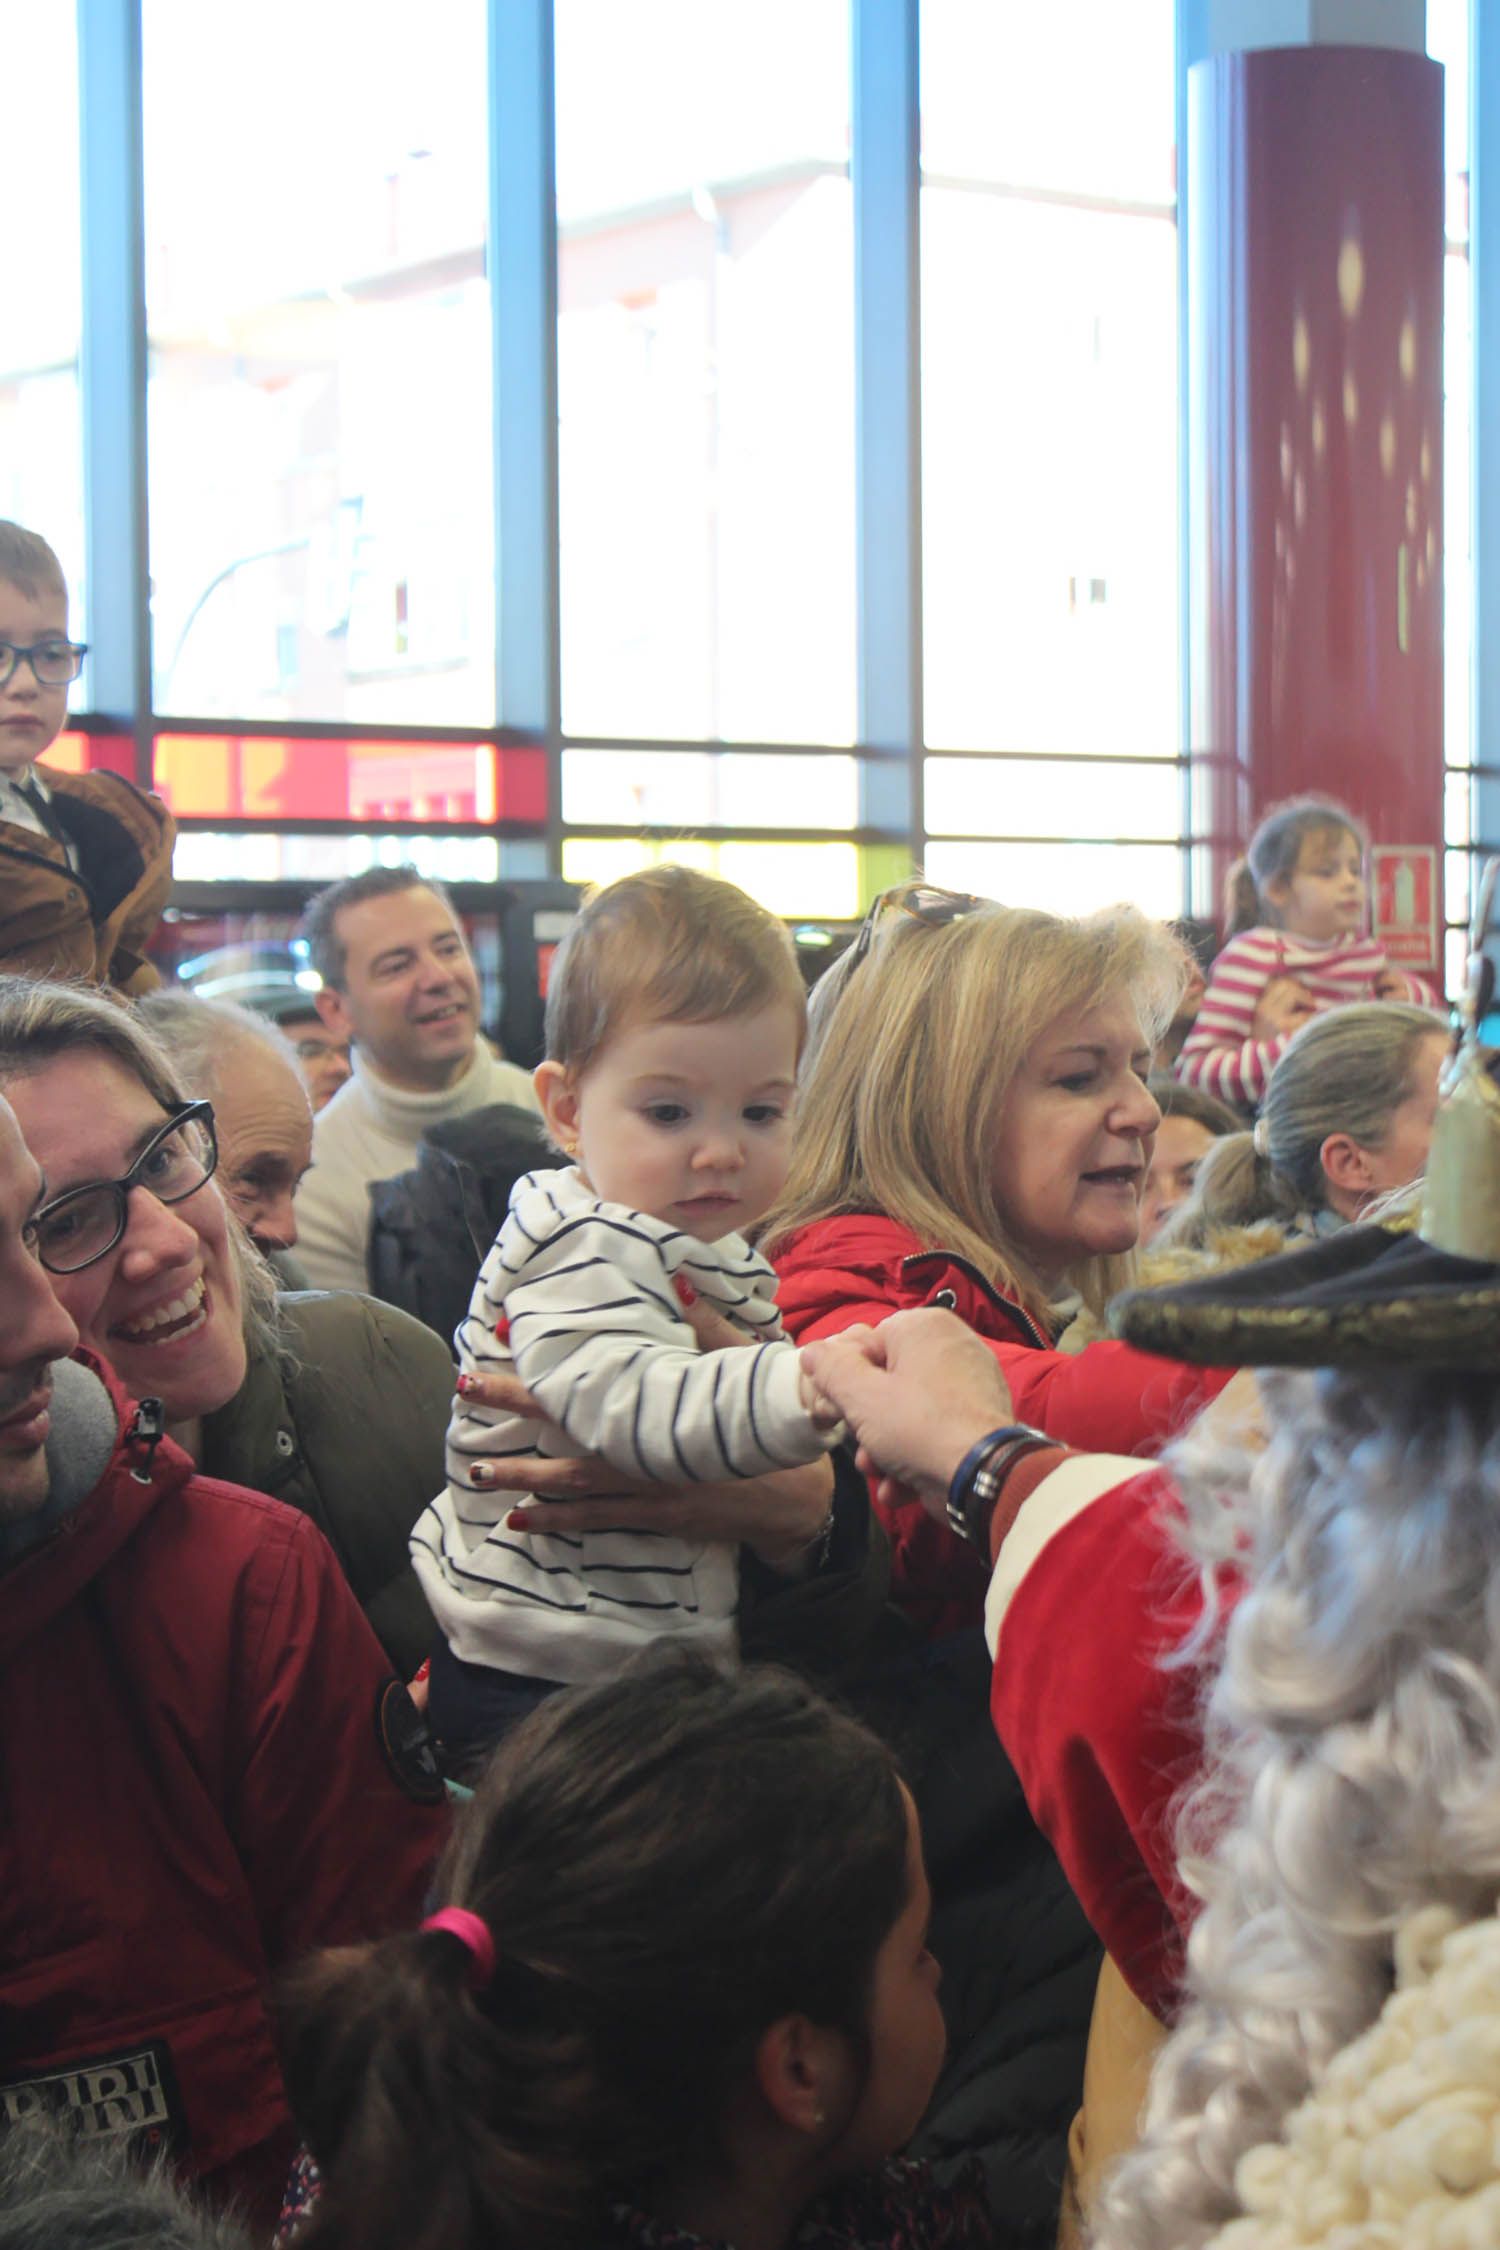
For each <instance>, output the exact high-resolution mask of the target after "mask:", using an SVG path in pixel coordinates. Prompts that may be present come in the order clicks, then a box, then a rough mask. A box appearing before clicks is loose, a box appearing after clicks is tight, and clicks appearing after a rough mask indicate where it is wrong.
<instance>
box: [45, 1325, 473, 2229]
mask: <svg viewBox="0 0 1500 2250" xmlns="http://www.w3.org/2000/svg"><path fill="white" fill-rule="evenodd" d="M87 1364H88V1365H89V1366H90V1367H91V1368H92V1370H93V1371H94V1373H96V1374H99V1375H100V1376H101V1379H103V1377H102V1370H101V1369H100V1368H99V1366H98V1363H97V1362H95V1361H92V1360H90V1361H88V1362H87ZM109 1388H110V1392H111V1396H112V1398H113V1400H114V1405H115V1411H116V1415H117V1417H118V1418H119V1420H120V1422H121V1424H122V1435H121V1436H120V1438H119V1440H118V1442H117V1443H116V1446H115V1449H114V1455H113V1458H112V1459H111V1460H110V1461H109V1464H108V1466H107V1467H106V1468H105V1470H104V1473H103V1475H102V1476H101V1477H100V1479H99V1481H98V1483H97V1484H96V1485H95V1486H94V1487H93V1489H92V1490H91V1491H90V1492H89V1493H88V1495H87V1497H86V1498H84V1499H83V1500H82V1501H81V1503H80V1504H79V1505H78V1507H77V1508H76V1510H75V1511H74V1512H73V1513H72V1514H71V1515H70V1516H68V1517H67V1518H66V1520H65V1521H64V1523H63V1524H62V1526H61V1527H60V1528H59V1529H58V1530H57V1531H55V1532H54V1533H53V1534H52V1536H51V1537H50V1538H49V1539H47V1540H46V1541H45V1542H44V1543H43V1544H42V1545H39V1546H38V1547H36V1548H35V1549H33V1551H32V1552H31V1553H29V1554H27V1555H24V1556H22V1557H21V1558H20V1559H19V1560H17V1561H15V1562H13V1563H12V1564H11V1565H10V1567H9V1568H8V1569H5V1570H3V1571H0V1710H3V1712H4V1721H3V1724H0V1803H3V1805H4V1819H3V1825H0V2026H3V2031H0V2124H3V2122H4V2120H5V2119H6V2118H7V2117H10V2118H16V2117H20V2116H24V2115H26V2114H28V2113H30V2112H33V2111H38V2110H40V2111H47V2112H66V2113H67V2114H69V2115H70V2116H75V2117H76V2118H77V2121H78V2123H79V2124H80V2126H81V2128H82V2130H83V2131H85V2132H86V2133H98V2132H105V2133H118V2132H136V2133H138V2134H139V2135H140V2136H141V2138H142V2140H143V2141H144V2143H145V2144H146V2145H147V2146H148V2147H149V2146H157V2147H161V2146H166V2147H171V2148H174V2149H175V2150H176V2151H177V2152H178V2153H179V2154H180V2155H181V2156H182V2157H183V2158H185V2159H186V2161H187V2163H188V2164H189V2166H190V2167H191V2169H192V2170H194V2171H195V2172H198V2173H199V2174H202V2175H205V2176H207V2177H209V2179H210V2180H211V2183H212V2188H213V2190H214V2192H215V2193H216V2195H227V2194H229V2193H230V2192H233V2193H235V2194H236V2195H238V2196H240V2197H242V2198H243V2200H244V2201H245V2203H246V2204H247V2205H248V2206H249V2209H250V2212H251V2214H252V2216H254V2217H255V2218H256V2219H257V2220H260V2221H263V2222H264V2224H265V2226H266V2228H267V2230H268V2229H269V2226H270V2224H271V2223H272V2222H273V2221H274V2217H275V2212H276V2209H277V2206H278V2203H279V2198H280V2190H281V2185H282V2183H283V2182H284V2180H285V2177H286V2168H287V2162H288V2159H289V2156H290V2153H291V2150H292V2148H293V2147H294V2145H295V2135H294V2134H293V2132H292V2129H291V2121H290V2118H289V2115H288V2111H287V2104H286V2097H285V2094H284V2092H283V2089H282V2082H281V2072H280V2069H279V2067H278V2064H277V2060H276V2053H275V2049H274V2047H273V2044H272V2039H271V2031H270V2025H269V2023H268V2021H267V2015H266V1999H265V1995H266V1988H267V1985H268V1984H269V1983H270V1982H271V1980H272V1979H273V1978H274V1977H275V1976H276V1975H277V1974H278V1973H279V1972H280V1971H281V1970H283V1969H284V1968H285V1967H287V1965H288V1964H289V1963H291V1962H292V1961H294V1960H295V1959H296V1958H297V1957H298V1956H299V1955H300V1954H302V1953H305V1952H307V1951H308V1950H309V1949H311V1948H312V1947H314V1946H320V1945H337V1944H345V1943H349V1942H351V1941H353V1940H355V1939H358V1938H362V1937H368V1936H375V1935H378V1934H381V1933H383V1932H385V1931H387V1930H391V1929H395V1928H399V1927H401V1926H403V1925H408V1924H410V1923H411V1922H413V1921H414V1920H415V1919H416V1917H417V1916H418V1914H419V1913H420V1911H421V1900H422V1895H423V1891H424V1888H425V1885H426V1881H427V1878H428V1873H429V1870H430V1868H431V1865H432V1862H433V1860H434V1858H435V1856H436V1854H437V1852H438V1850H439V1848H440V1846H441V1844H442V1842H443V1839H444V1836H445V1834H446V1830H447V1817H446V1812H445V1809H444V1806H443V1803H442V1801H441V1800H442V1786H441V1782H440V1781H439V1780H438V1779H437V1776H436V1772H435V1769H434V1768H432V1767H431V1765H430V1760H429V1761H426V1762H424V1760H423V1758H422V1756H421V1753H420V1744H419V1742H414V1741H413V1738H412V1728H411V1708H410V1701H409V1698H407V1697H406V1694H405V1690H404V1689H403V1688H401V1687H400V1686H399V1685H398V1683H396V1682H395V1681H393V1680H392V1679H391V1677H390V1665H389V1664H388V1662H387V1661H386V1659H385V1656H384V1654H383V1653H382V1651H381V1648H380V1645H379V1643H378V1642H377V1641H376V1639H375V1636H374V1634H373V1633H372V1632H371V1630H370V1628H369V1626H368V1625H367V1624H366V1623H365V1620H364V1618H363V1616H362V1615H361V1613H360V1610H359V1608H358V1606H357V1604H356V1602H355V1600H354V1596H353V1595H352V1594H351V1593H350V1591H349V1588H348V1587H347V1585H346V1584H345V1583H344V1580H343V1579H342V1577H341V1576H340V1574H339V1569H338V1565H337V1563H336V1562H335V1560H334V1557H333V1551H332V1549H331V1548H330V1547H329V1545H328V1543H327V1541H326V1540H325V1539H324V1538H323V1536H322V1534H321V1532H319V1531H318V1530H317V1529H316V1528H315V1527H314V1525H313V1524H311V1523H310V1522H309V1521H308V1519H307V1518H306V1517H305V1516H302V1515H298V1514H297V1513H296V1512H295V1511H294V1510H292V1509H290V1508H283V1507H281V1506H280V1505H279V1504H278V1503H277V1502H276V1501H274V1500H267V1499H264V1498H262V1497H261V1495H260V1494H258V1493H252V1492H244V1491H241V1490H240V1489H239V1487H238V1486H235V1485H229V1484H219V1483H217V1482H214V1481H213V1480H211V1479H209V1478H205V1477H200V1476H197V1475H195V1473H194V1471H193V1465H192V1463H191V1462H190V1461H189V1460H188V1458H187V1456H186V1455H185V1454H183V1453H181V1452H179V1451H178V1449H177V1447H176V1446H175V1445H173V1444H171V1443H170V1442H169V1441H167V1440H161V1441H159V1442H156V1443H154V1444H153V1443H152V1442H150V1440H149V1439H142V1438H140V1437H139V1435H132V1434H131V1433H133V1432H136V1431H138V1429H139V1425H137V1424H135V1423H132V1424H130V1426H129V1429H128V1430H126V1429H124V1427H123V1425H124V1417H125V1416H126V1415H128V1414H129V1412H130V1408H129V1402H128V1401H127V1400H125V1399H124V1397H123V1394H121V1393H120V1392H119V1390H118V1389H117V1387H116V1386H115V1385H114V1383H113V1379H112V1378H111V1379H110V1381H109Z"/></svg>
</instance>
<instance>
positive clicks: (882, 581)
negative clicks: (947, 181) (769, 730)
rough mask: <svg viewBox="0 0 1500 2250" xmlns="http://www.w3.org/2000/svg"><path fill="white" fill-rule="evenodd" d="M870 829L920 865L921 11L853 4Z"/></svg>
mask: <svg viewBox="0 0 1500 2250" xmlns="http://www.w3.org/2000/svg"><path fill="white" fill-rule="evenodd" d="M850 4H851V11H852V12H851V27H852V33H853V39H852V58H851V89H850V93H851V100H850V179H851V184H852V188H853V199H854V447H855V573H856V619H857V623H856V641H857V659H856V661H857V665H858V674H859V719H858V729H857V732H858V740H859V744H860V747H861V749H863V750H864V751H866V752H867V753H868V755H867V756H866V757H865V759H864V760H863V761H862V763H861V766H860V825H861V826H862V827H864V828H871V829H880V830H883V831H885V832H886V833H887V834H889V835H890V836H892V837H894V838H901V839H903V840H904V841H905V842H906V844H907V846H908V848H909V849H910V852H911V855H912V858H913V860H914V861H915V862H916V863H918V864H920V861H921V855H922V850H923V845H924V842H925V835H924V817H925V816H924V810H923V790H922V446H921V440H922V432H921V275H920V265H921V258H920V161H921V136H920V108H919V87H918V56H919V38H918V23H917V0H850Z"/></svg>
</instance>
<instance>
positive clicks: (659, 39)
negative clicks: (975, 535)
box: [556, 0, 854, 743]
mask: <svg viewBox="0 0 1500 2250" xmlns="http://www.w3.org/2000/svg"><path fill="white" fill-rule="evenodd" d="M556 51H557V220H558V295H559V307H560V310H559V321H558V392H559V476H560V484H561V519H560V544H561V574H562V713H563V727H564V731H565V732H566V733H567V734H569V735H575V736H577V735H582V736H585V737H596V738H598V737H603V738H606V739H609V738H613V739H616V740H618V739H620V738H622V737H644V738H647V739H649V738H652V737H655V738H657V739H659V740H667V741H671V740H687V741H699V740H709V741H712V740H719V741H723V740H735V741H741V742H810V743H816V742H831V743H841V742H850V741H852V740H853V737H854V356H853V285H852V271H853V269H852V234H851V206H850V190H849V170H848V142H849V64H848V51H849V19H848V8H847V0H712V4H711V5H705V4H704V0H558V5H557V8H556ZM793 58H794V67H790V68H789V67H788V65H789V62H791V61H792V60H793Z"/></svg>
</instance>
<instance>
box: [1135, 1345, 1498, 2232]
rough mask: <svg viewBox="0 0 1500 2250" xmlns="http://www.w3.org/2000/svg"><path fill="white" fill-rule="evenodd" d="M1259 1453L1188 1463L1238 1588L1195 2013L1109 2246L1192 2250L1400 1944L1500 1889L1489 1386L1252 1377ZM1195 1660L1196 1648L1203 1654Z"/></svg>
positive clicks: (1181, 2026) (1204, 1447) (1191, 1984)
mask: <svg viewBox="0 0 1500 2250" xmlns="http://www.w3.org/2000/svg"><path fill="white" fill-rule="evenodd" d="M1261 1380H1262V1387H1263V1391H1264V1394H1265V1402H1266V1413H1267V1421H1268V1425H1269V1428H1270V1438H1269V1442H1268V1444H1267V1446H1266V1448H1265V1450H1264V1451H1263V1452H1261V1453H1259V1454H1256V1453H1254V1452H1253V1451H1247V1450H1246V1449H1245V1448H1244V1447H1242V1446H1240V1447H1232V1446H1231V1445H1230V1444H1228V1443H1227V1442H1226V1440H1225V1438H1224V1437H1223V1436H1219V1437H1214V1436H1211V1435H1210V1436H1204V1435H1202V1434H1200V1435H1199V1436H1197V1437H1196V1438H1195V1437H1194V1436H1193V1435H1192V1434H1189V1436H1188V1437H1187V1438H1186V1439H1184V1441H1183V1442H1182V1444H1181V1445H1180V1446H1179V1447H1178V1448H1177V1449H1176V1452H1175V1454H1174V1456H1173V1466H1174V1468H1175V1470H1176V1473H1177V1475H1178V1478H1179V1481H1180V1484H1181V1488H1182V1492H1183V1499H1184V1504H1185V1507H1186V1510H1187V1518H1188V1538H1189V1544H1190V1546H1191V1548H1192V1550H1193V1552H1194V1553H1195V1554H1196V1556H1197V1558H1198V1560H1199V1562H1200V1564H1201V1565H1202V1567H1203V1569H1204V1572H1205V1575H1206V1577H1208V1578H1210V1579H1211V1578H1212V1577H1213V1576H1214V1574H1215V1573H1216V1572H1217V1571H1218V1570H1220V1569H1222V1568H1223V1567H1225V1566H1226V1565H1233V1566H1234V1567H1236V1568H1238V1569H1239V1570H1241V1571H1242V1572H1243V1574H1244V1576H1245V1579H1246V1581H1247V1591H1246V1592H1245V1594H1244V1596H1243V1598H1242V1600H1241V1601H1240V1603H1239V1605H1238V1607H1237V1608H1236V1609H1235V1611H1234V1613H1233V1615H1232V1617H1231V1619H1230V1622H1229V1625H1228V1627H1227V1630H1226V1633H1225V1639H1224V1650H1223V1661H1222V1664H1221V1665H1219V1666H1218V1667H1216V1668H1215V1669H1214V1672H1213V1680H1212V1685H1211V1687H1210V1689H1209V1691H1208V1698H1207V1703H1206V1708H1205V1713H1204V1732H1205V1743H1206V1755H1205V1762H1204V1767H1203V1779H1202V1781H1201V1782H1200V1784H1199V1785H1198V1786H1197V1788H1196V1789H1195V1791H1194V1793H1193V1795H1192V1797H1191V1798H1190V1800H1189V1802H1188V1803H1187V1805H1186V1806H1185V1808H1184V1811H1183V1816H1182V1826H1181V1830H1180V1838H1179V1841H1180V1844H1181V1847H1182V1850H1183V1856H1184V1867H1185V1871H1186V1873H1187V1876H1188V1879H1189V1881H1190V1883H1191V1885H1192V1887H1193V1889H1194V1890H1195V1891H1196V1892H1197V1893H1198V1894H1199V1895H1200V1897H1201V1898H1202V1901H1203V1905H1202V1911H1201V1913H1200V1915H1199V1918H1198V1921H1197V1923H1196V1926H1195V1928H1194V1930H1193V1934H1192V1937H1191V1940H1190V1943H1189V1948H1188V1973H1187V1985H1186V2000H1185V2006H1184V2011H1183V2014H1182V2016H1181V2019H1180V2021H1179V2023H1178V2026H1177V2028H1176V2030H1175V2031H1174V2033H1173V2035H1172V2037H1171V2038H1170V2039H1169V2040H1168V2042H1167V2044H1166V2046H1165V2048H1164V2049H1163V2051H1162V2054H1161V2057H1160V2060H1159V2062H1158V2065H1157V2068H1156V2072H1155V2074H1154V2077H1153V2081H1152V2088H1151V2094H1150V2098H1149V2101H1148V2104H1147V2110H1146V2119H1145V2125H1144V2129H1143V2135H1142V2140H1141V2143H1140V2146H1139V2147H1138V2148H1137V2149H1136V2150H1135V2151H1134V2152H1132V2154H1131V2155H1129V2156H1128V2157H1126V2158H1125V2159H1124V2160H1123V2162H1122V2163H1121V2165H1120V2166H1119V2167H1118V2169H1117V2170H1116V2172H1115V2173H1114V2175H1113V2177H1112V2179H1111V2181H1110V2182H1109V2184H1108V2186H1107V2187H1106V2190H1105V2192H1104V2194H1103V2195H1102V2197H1101V2199H1100V2204H1099V2207H1098V2211H1097V2215H1096V2221H1095V2233H1094V2238H1093V2239H1094V2241H1095V2243H1096V2244H1098V2245H1099V2246H1101V2250H1192V2246H1196V2245H1199V2244H1202V2243H1205V2242H1207V2241H1208V2240H1209V2239H1210V2237H1211V2236H1212V2235H1213V2234H1214V2232H1215V2230H1216V2229H1217V2228H1218V2227H1219V2226H1221V2225H1222V2224H1223V2223H1224V2222H1225V2221H1226V2220H1229V2219H1231V2218H1233V2217H1235V2216H1236V2215H1238V2214H1239V2213H1240V2212H1241V2211H1242V2209H1243V2205H1242V2203H1241V2201H1240V2199H1239V2197H1238V2195H1237V2193H1236V2188H1235V2170H1236V2166H1237V2164H1238V2163H1239V2160H1240V2158H1241V2157H1242V2156H1243V2155H1244V2154H1245V2153H1246V2152H1247V2151H1248V2150H1250V2149H1251V2148H1254V2147H1256V2146H1257V2145H1258V2144H1261V2143H1265V2142H1268V2141H1275V2140H1276V2139H1277V2138H1278V2137H1279V2136H1280V2134H1281V2131H1282V2128H1283V2126H1284V2125H1285V2123H1286V2121H1287V2119H1288V2118H1289V2116H1290V2115H1291V2113H1292V2112H1293V2111H1294V2110H1295V2109H1296V2108H1297V2106H1298V2104H1299V2103H1301V2102H1302V2101H1303V2100H1304V2098H1305V2097H1306V2096H1307V2094H1308V2092H1309V2090H1310V2088H1311V2087H1312V2085H1313V2083H1314V2081H1315V2079H1316V2078H1317V2076H1318V2074H1319V2073H1320V2072H1321V2071H1322V2070H1324V2069H1325V2068H1326V2066H1327V2065H1328V2063H1329V2062H1330V2061H1331V2059H1332V2058H1333V2057H1334V2056H1335V2055H1336V2054H1337V2053H1338V2052H1339V2051H1340V2050H1341V2049H1342V2048H1344V2047H1345V2046H1347V2045H1348V2043H1349V2042H1350V2041H1351V2040H1353V2039H1355V2038H1357V2037H1358V2035H1359V2034H1360V2033H1361V2032H1363V2031H1364V2030H1365V2029H1366V2028H1367V2027H1368V2026H1369V2025H1370V2024H1371V2023H1373V2022H1374V2020H1375V2018H1376V2017H1377V2015H1378V2014H1379V2012H1380V2009H1381V2007H1382V2005H1383V2003H1384V2002H1385V2000H1386V1998H1387V1996H1388V1994H1389V1993H1390V1991H1391V1988H1392V1982H1393V1976H1394V1947H1395V1933H1396V1932H1397V1931H1398V1929H1399V1928H1400V1927H1401V1926H1402V1925H1403V1923H1405V1922H1406V1921H1407V1919H1408V1917H1409V1916H1410V1915H1411V1914H1412V1913H1413V1912H1415V1911H1418V1910H1420V1909H1422V1908H1424V1907H1432V1906H1442V1907H1446V1908H1448V1909H1450V1910H1451V1911H1452V1912H1453V1913H1454V1914H1455V1915H1456V1916H1457V1917H1458V1918H1459V1919H1460V1920H1461V1921H1471V1920H1476V1919H1478V1918H1479V1917H1481V1916H1483V1915H1485V1914H1487V1913H1489V1912H1491V1911H1493V1908H1494V1903H1495V1897H1496V1893H1497V1889H1500V1383H1497V1382H1496V1381H1495V1380H1494V1379H1492V1378H1490V1377H1488V1376H1477V1375H1461V1374H1445V1373H1439V1374H1433V1373H1432V1372H1431V1371H1416V1370H1404V1369H1393V1370H1391V1371H1390V1372H1389V1373H1388V1374H1381V1375H1380V1376H1373V1375H1366V1374H1361V1375H1355V1374H1349V1373H1337V1372H1324V1373H1318V1374H1301V1373H1299V1374H1285V1375H1275V1376H1263V1377H1262V1379H1261ZM1199 1653H1201V1651H1200V1652H1199Z"/></svg>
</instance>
